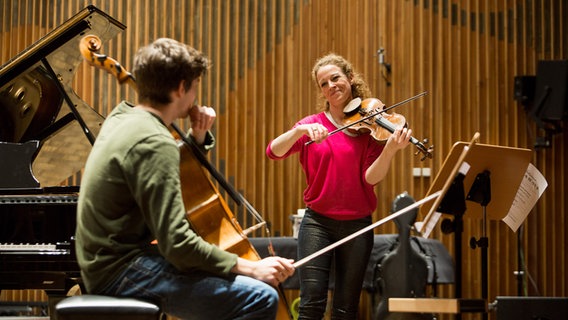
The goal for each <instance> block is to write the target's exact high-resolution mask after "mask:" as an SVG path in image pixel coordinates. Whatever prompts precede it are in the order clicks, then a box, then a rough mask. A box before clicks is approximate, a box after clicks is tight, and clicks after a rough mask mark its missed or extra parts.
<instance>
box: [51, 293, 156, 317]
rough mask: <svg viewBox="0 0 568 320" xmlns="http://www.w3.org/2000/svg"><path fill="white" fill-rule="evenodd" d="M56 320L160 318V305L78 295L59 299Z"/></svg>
mask: <svg viewBox="0 0 568 320" xmlns="http://www.w3.org/2000/svg"><path fill="white" fill-rule="evenodd" d="M55 319H57V320H95V319H97V320H100V319H104V320H160V319H165V317H164V318H162V312H161V311H160V307H159V306H157V305H155V304H153V303H150V302H146V301H141V300H137V299H133V298H123V297H110V296H101V295H92V294H86V295H79V296H72V297H69V298H65V299H63V300H61V301H60V302H59V303H58V304H57V305H56V306H55Z"/></svg>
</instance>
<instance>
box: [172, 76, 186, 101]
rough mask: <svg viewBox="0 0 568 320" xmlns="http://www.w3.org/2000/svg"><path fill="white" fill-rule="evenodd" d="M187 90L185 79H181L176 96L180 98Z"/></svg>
mask: <svg viewBox="0 0 568 320" xmlns="http://www.w3.org/2000/svg"><path fill="white" fill-rule="evenodd" d="M186 92H187V90H185V80H181V81H180V83H179V85H178V88H177V90H176V91H175V94H176V96H177V97H178V98H179V97H181V96H183V95H184V94H185V93H186Z"/></svg>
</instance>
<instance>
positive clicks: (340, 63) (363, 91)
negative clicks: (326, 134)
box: [312, 53, 372, 111]
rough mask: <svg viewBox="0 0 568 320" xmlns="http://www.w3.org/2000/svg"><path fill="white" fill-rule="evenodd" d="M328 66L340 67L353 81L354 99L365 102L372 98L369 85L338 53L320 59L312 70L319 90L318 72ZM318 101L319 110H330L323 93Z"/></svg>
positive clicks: (352, 92) (352, 93)
mask: <svg viewBox="0 0 568 320" xmlns="http://www.w3.org/2000/svg"><path fill="white" fill-rule="evenodd" d="M327 65H334V66H337V67H339V68H340V69H341V71H342V72H343V74H345V75H346V76H347V78H349V79H351V95H352V96H353V98H357V97H359V98H361V99H362V100H364V99H367V98H371V97H372V93H371V90H370V89H369V86H368V85H367V83H366V82H365V80H363V77H362V76H361V74H360V73H358V72H356V71H355V69H354V68H353V65H351V63H350V62H349V61H348V60H347V59H345V58H344V57H342V56H340V55H338V54H336V53H329V54H326V55H325V56H323V57H321V58H319V59H318V60H317V61H316V63H315V64H314V67H313V68H312V79H313V80H314V82H315V83H316V86H317V87H318V89H319V83H318V79H317V74H318V71H319V69H320V68H321V67H323V66H327ZM318 101H319V102H318V106H319V109H322V110H326V111H327V110H329V102H327V100H325V98H324V96H323V94H321V92H320V95H319V97H318Z"/></svg>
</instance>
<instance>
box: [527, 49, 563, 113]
mask: <svg viewBox="0 0 568 320" xmlns="http://www.w3.org/2000/svg"><path fill="white" fill-rule="evenodd" d="M530 114H531V116H532V117H534V119H539V120H542V121H561V120H565V119H568V60H540V61H538V65H537V72H536V87H535V93H534V104H533V107H532V110H531V112H530Z"/></svg>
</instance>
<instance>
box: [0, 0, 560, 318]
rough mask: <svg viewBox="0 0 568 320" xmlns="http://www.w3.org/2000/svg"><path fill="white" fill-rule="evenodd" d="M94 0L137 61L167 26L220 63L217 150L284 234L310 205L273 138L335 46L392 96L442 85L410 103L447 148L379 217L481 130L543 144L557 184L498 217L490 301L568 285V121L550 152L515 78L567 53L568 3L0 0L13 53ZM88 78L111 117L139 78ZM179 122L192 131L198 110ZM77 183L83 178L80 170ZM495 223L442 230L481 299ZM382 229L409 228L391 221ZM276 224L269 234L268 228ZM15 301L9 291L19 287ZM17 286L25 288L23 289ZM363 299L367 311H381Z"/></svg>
mask: <svg viewBox="0 0 568 320" xmlns="http://www.w3.org/2000/svg"><path fill="white" fill-rule="evenodd" d="M91 3H92V4H94V5H96V6H98V7H99V8H101V9H102V10H104V11H105V12H107V13H108V14H110V15H111V16H113V17H115V18H116V19H117V20H119V21H121V22H123V23H124V24H125V25H126V26H127V29H126V30H125V31H124V32H123V33H121V34H119V35H118V36H117V37H116V38H115V39H112V40H111V41H108V43H105V44H103V49H102V50H103V52H104V53H105V54H107V55H108V56H111V57H114V58H116V59H117V60H118V61H119V62H121V64H123V65H124V66H125V67H126V68H127V69H129V68H130V67H131V66H132V58H133V55H134V54H135V52H136V50H137V49H138V48H139V47H140V46H142V45H145V44H147V43H149V42H151V41H152V40H154V39H155V38H157V37H172V38H175V39H178V40H180V41H183V42H186V43H188V44H190V45H193V46H195V47H196V48H198V49H200V50H202V51H204V52H205V53H206V54H207V55H208V56H209V57H210V58H211V59H212V61H213V67H212V69H211V70H210V72H208V74H207V75H206V76H205V77H204V79H203V81H202V86H201V89H200V97H199V101H200V103H202V104H204V105H209V106H212V107H214V108H215V109H216V111H217V122H216V125H215V127H214V133H215V135H216V136H217V139H218V145H217V148H216V149H215V150H214V151H212V152H211V154H210V159H211V161H212V162H213V163H214V165H215V166H216V167H217V168H218V169H219V171H221V172H222V173H223V174H224V176H225V177H226V178H227V180H228V181H229V182H230V183H231V184H232V185H234V186H235V188H236V189H237V190H238V191H239V192H240V193H241V194H243V195H244V197H245V198H246V199H247V200H248V201H249V202H250V203H251V205H252V206H253V207H254V208H255V209H256V210H257V211H258V212H259V213H260V214H261V215H262V216H263V217H264V219H266V220H267V221H268V223H269V225H270V227H271V228H270V229H271V234H272V235H283V236H291V235H292V224H291V221H290V219H289V216H290V215H291V214H294V213H295V212H296V210H297V209H298V208H302V206H303V204H302V191H303V188H304V185H305V181H304V176H303V174H302V171H301V168H300V166H299V164H298V161H297V157H296V156H293V157H291V158H290V159H287V160H285V161H271V160H268V159H267V158H266V156H265V154H264V150H265V148H266V145H267V144H268V143H269V141H270V140H271V139H272V138H274V137H275V136H277V135H278V134H280V133H281V132H283V131H284V130H287V129H288V128H290V127H291V126H292V125H293V124H294V123H295V121H297V120H298V119H300V118H301V117H303V116H305V115H308V114H310V113H313V112H314V111H315V110H316V104H317V101H318V100H317V98H318V96H319V94H318V92H317V88H316V86H315V85H314V83H313V81H312V79H311V74H310V71H311V68H312V65H313V63H314V62H315V60H316V59H317V58H318V57H320V56H321V55H323V54H326V53H328V52H331V51H333V52H337V53H339V54H341V55H344V56H345V57H347V58H348V59H349V60H351V61H352V63H353V64H354V66H355V68H356V69H357V70H358V71H359V72H361V73H362V74H363V75H364V77H365V78H366V79H367V81H368V82H369V85H370V87H371V90H372V91H373V93H374V94H375V95H376V96H377V97H378V98H380V99H381V100H382V101H383V102H385V103H386V105H392V104H394V103H396V102H398V101H401V100H403V99H406V98H408V97H411V96H413V95H416V94H418V93H421V92H427V95H426V96H424V97H422V98H420V99H417V100H415V101H412V102H410V103H408V104H405V105H403V106H400V107H398V108H397V110H396V112H398V113H401V114H403V115H404V116H405V117H406V119H407V122H408V124H409V126H410V127H411V128H412V129H413V135H414V136H415V137H416V138H418V139H420V140H421V139H423V138H428V139H429V140H430V142H429V143H428V145H430V144H433V145H434V146H435V149H434V152H433V154H434V158H433V159H429V160H425V161H420V159H419V157H416V156H414V155H413V153H414V152H415V148H414V147H413V146H411V147H409V148H408V149H407V150H404V151H403V152H401V153H400V154H398V155H397V158H396V160H395V162H394V163H393V165H392V167H391V171H390V173H389V175H388V176H387V177H386V179H385V180H384V181H383V182H381V183H380V184H379V185H378V186H377V188H376V190H377V195H378V197H379V207H378V209H377V211H376V212H375V213H374V218H375V220H378V219H380V218H382V217H385V216H386V215H387V214H388V213H389V210H390V202H391V201H392V199H394V197H395V196H396V195H398V194H399V193H402V192H404V191H407V192H409V193H410V194H411V195H412V196H413V197H415V198H416V199H420V198H422V197H424V196H425V195H426V193H427V191H428V189H429V187H430V184H431V182H432V181H433V177H434V176H435V175H436V173H437V171H438V170H439V169H440V167H441V165H442V163H443V161H444V158H445V157H446V155H447V154H448V153H449V150H450V149H451V147H452V145H453V144H454V143H455V142H456V141H469V140H470V139H471V137H472V136H473V134H474V133H475V132H480V134H481V141H480V142H482V143H487V144H494V145H503V146H510V147H520V148H528V149H531V150H533V157H532V163H533V164H534V165H535V166H536V167H537V168H538V169H539V170H540V171H541V172H542V173H543V175H544V176H545V177H546V179H547V181H548V184H549V185H548V188H547V190H546V191H545V193H544V194H543V196H542V198H541V199H540V200H539V202H538V203H537V205H536V207H535V208H534V210H533V211H532V212H531V214H530V215H529V217H528V218H527V221H526V222H525V224H524V225H523V227H522V228H521V230H519V231H518V232H517V233H514V232H512V231H511V230H510V229H509V228H508V227H507V226H506V225H505V224H504V223H502V222H500V221H489V223H488V238H489V300H493V299H494V298H495V297H496V296H497V295H517V294H519V293H520V294H526V295H543V296H568V280H567V277H566V275H565V273H566V272H565V271H566V262H567V259H568V258H567V250H566V247H565V244H566V243H568V235H567V234H566V232H565V231H566V228H567V226H568V221H567V218H566V216H567V215H568V209H567V203H566V199H565V198H566V187H565V185H566V182H567V177H568V172H567V170H566V161H567V158H568V151H567V148H568V147H567V146H566V139H567V136H568V133H567V131H568V130H565V131H564V132H561V133H558V134H554V135H552V136H551V137H550V141H549V142H550V146H549V147H547V148H536V147H535V146H534V144H535V142H536V139H537V137H540V136H542V134H543V132H542V131H541V130H539V129H538V128H537V127H536V125H535V123H534V121H533V120H532V119H531V118H530V117H528V116H527V114H526V112H525V108H524V107H523V106H522V105H521V104H520V103H519V102H517V101H515V100H514V99H513V89H514V85H513V79H514V77H515V76H520V75H535V74H536V67H537V61H538V60H559V59H568V48H567V43H566V39H567V35H568V23H567V22H566V21H567V19H566V17H567V16H568V6H567V5H566V3H565V2H564V1H562V0H547V1H538V0H534V1H533V0H525V1H513V0H498V1H491V0H482V1H476V0H467V1H458V0H404V1H402V0H401V1H389V0H336V1H331V0H329V1H326V0H250V1H245V0H240V1H239V0H236V1H224V0H212V1H208V0H193V1H181V0H165V1H158V2H156V1H151V0H117V1H110V2H109V1H100V0H96V1H82V0H74V1H63V2H62V1H55V0H41V1H40V0H15V1H1V2H0V12H1V16H2V20H1V22H0V37H1V38H0V46H1V47H0V63H2V64H3V63H5V62H6V61H8V60H9V59H10V58H11V57H13V56H15V55H16V54H18V53H19V52H21V51H22V50H24V49H25V48H26V47H27V46H29V45H30V44H32V43H33V42H34V41H36V40H38V39H39V38H41V37H43V36H45V35H46V34H47V32H49V31H51V30H53V29H54V28H55V27H57V26H58V25H60V24H61V23H63V22H64V21H65V20H67V19H68V18H69V17H71V16H72V15H73V14H75V13H76V12H78V11H79V10H80V9H81V8H83V7H84V6H86V5H87V4H91ZM379 48H383V49H384V50H385V51H384V53H385V62H387V63H388V64H389V65H390V67H391V68H390V72H388V71H387V69H386V68H385V67H384V66H381V65H380V64H379V63H378V55H377V51H378V49H379ZM74 86H75V89H76V91H77V93H78V95H79V96H80V97H82V98H83V100H85V101H86V102H87V103H88V104H89V105H91V106H92V107H93V108H94V109H95V110H97V111H98V112H100V113H101V114H102V115H107V114H108V113H109V112H110V110H111V109H112V108H113V107H114V105H115V104H116V103H118V102H119V101H120V100H123V99H127V100H130V101H135V95H134V92H133V91H132V90H131V89H130V88H127V87H124V86H121V85H119V84H117V82H116V80H115V79H113V78H112V77H111V76H109V75H108V74H106V73H105V72H103V71H101V70H95V69H93V68H91V67H88V66H86V65H84V66H82V67H81V68H80V70H78V72H77V75H76V80H75V81H74ZM180 124H181V125H182V126H183V127H187V121H180ZM563 126H564V128H565V127H566V125H565V123H564V125H563ZM413 168H425V169H430V170H431V172H432V176H431V177H427V176H420V177H413V176H412V169H413ZM67 183H80V174H79V175H77V177H74V178H72V179H70V180H69V182H67ZM223 193H224V192H223ZM493 201H498V199H494V200H493ZM229 202H230V205H231V208H233V210H234V212H235V213H236V215H237V217H238V218H239V220H240V221H241V224H242V225H243V227H249V226H251V225H252V224H254V223H255V221H254V219H252V218H251V216H250V215H248V214H247V212H246V211H247V210H246V209H245V208H244V207H243V206H237V205H236V204H235V203H234V202H233V201H229ZM468 205H469V204H468ZM421 218H422V217H421ZM446 218H448V217H446ZM450 218H451V217H450ZM466 218H467V213H466ZM481 223H482V221H479V220H476V219H466V221H465V228H464V232H463V239H464V241H463V243H461V244H456V243H454V237H453V234H444V233H442V232H441V231H440V230H439V228H437V229H436V230H435V231H434V233H433V235H432V237H434V238H436V239H439V240H441V241H442V242H443V243H444V244H445V245H446V247H447V248H448V250H449V251H450V253H453V252H454V249H455V247H456V246H461V248H462V251H463V253H464V256H463V261H462V264H463V266H464V270H463V271H464V275H463V289H464V290H463V291H464V292H463V295H464V297H480V295H481V271H480V250H479V249H476V250H472V249H470V248H469V247H468V241H469V238H471V237H476V238H478V237H480V236H481V235H482V234H481V232H482V228H481V227H482V225H481ZM376 232H377V233H396V232H397V230H396V228H395V226H394V224H392V223H388V224H386V225H384V226H380V227H379V228H377V229H376ZM261 235H266V233H265V232H257V233H256V234H255V235H254V236H261ZM517 245H520V248H522V251H519V250H517ZM519 253H521V254H522V257H521V260H522V261H523V262H524V265H523V266H522V267H523V268H526V274H527V276H526V277H525V278H524V281H523V282H522V287H521V288H518V285H519V283H520V282H519V281H518V280H517V278H516V277H515V276H514V272H515V271H516V270H518V269H519V267H521V266H519V265H518V264H517V259H518V255H519ZM453 289H454V288H453V286H441V288H440V289H439V296H441V297H451V296H453V294H454V291H453ZM519 291H520V292H519ZM1 298H2V299H3V300H5V299H10V296H9V293H7V292H6V291H4V292H2V297H1ZM12 298H13V299H16V300H19V299H26V298H25V297H23V298H22V296H21V293H17V294H16V293H14V295H13V296H12ZM36 298H37V296H36V297H34V299H36ZM30 299H31V298H30ZM40 299H41V298H40ZM364 308H366V309H365V312H366V316H367V317H368V316H369V307H368V306H364ZM467 317H472V318H475V315H467Z"/></svg>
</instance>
